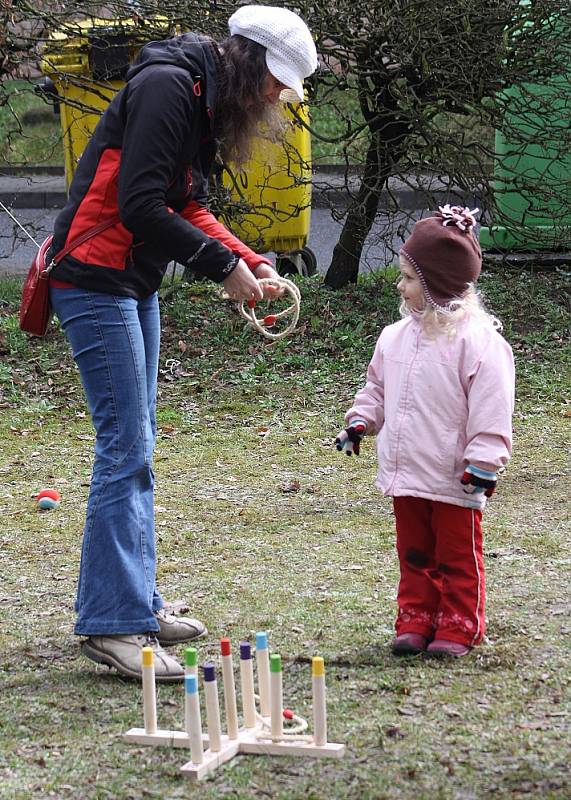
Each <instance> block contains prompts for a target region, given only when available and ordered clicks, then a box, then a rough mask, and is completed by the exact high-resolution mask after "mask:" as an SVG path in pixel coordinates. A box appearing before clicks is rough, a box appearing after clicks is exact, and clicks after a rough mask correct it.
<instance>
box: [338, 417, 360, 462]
mask: <svg viewBox="0 0 571 800" xmlns="http://www.w3.org/2000/svg"><path fill="white" fill-rule="evenodd" d="M366 430H367V423H366V422H365V420H363V419H354V420H353V422H351V423H350V424H349V426H348V427H347V428H345V430H343V431H340V432H339V433H338V434H337V436H336V438H335V447H336V448H337V449H338V450H339V452H342V451H343V450H344V451H345V454H346V455H348V456H352V455H353V453H355V455H356V456H358V455H359V451H360V449H361V439H362V438H363V436H364V435H365V432H366Z"/></svg>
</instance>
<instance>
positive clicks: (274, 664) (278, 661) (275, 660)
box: [270, 653, 282, 672]
mask: <svg viewBox="0 0 571 800" xmlns="http://www.w3.org/2000/svg"><path fill="white" fill-rule="evenodd" d="M281 671H282V657H281V656H278V654H277V653H272V655H271V656H270V672H281Z"/></svg>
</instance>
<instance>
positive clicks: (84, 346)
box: [50, 287, 163, 636]
mask: <svg viewBox="0 0 571 800" xmlns="http://www.w3.org/2000/svg"><path fill="white" fill-rule="evenodd" d="M50 300H51V304H52V307H53V309H54V311H55V313H56V315H57V316H58V317H59V320H60V322H61V325H62V327H63V330H64V331H65V335H66V336H67V339H68V341H69V343H70V345H71V349H72V352H73V357H74V359H75V362H76V363H77V366H78V368H79V372H80V375H81V381H82V383H83V388H84V390H85V394H86V398H87V404H88V407H89V411H90V414H91V417H92V421H93V425H94V427H95V433H96V441H95V459H94V463H93V473H92V477H91V486H90V489H89V500H88V503H87V515H86V520H85V529H84V532H83V547H82V552H81V567H80V571H79V582H78V588H77V599H76V604H75V610H76V612H77V614H78V618H77V622H76V626H75V633H76V634H80V635H84V636H89V635H105V634H107V635H109V634H114V633H143V632H146V631H157V630H158V629H159V625H158V622H157V620H156V618H155V616H154V614H153V612H154V611H157V610H158V609H160V608H162V606H163V600H162V598H161V597H160V595H159V594H158V592H157V589H156V584H155V573H156V554H155V525H154V509H153V490H154V474H153V469H152V463H153V450H154V445H155V431H156V397H157V375H158V364H159V344H160V316H159V303H158V297H157V294H156V293H155V294H153V295H152V296H151V297H149V298H148V299H146V300H134V299H132V298H130V297H117V296H115V295H111V294H103V293H99V292H91V291H86V290H84V289H77V288H73V289H56V288H53V287H52V288H51V289H50Z"/></svg>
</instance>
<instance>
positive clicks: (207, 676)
mask: <svg viewBox="0 0 571 800" xmlns="http://www.w3.org/2000/svg"><path fill="white" fill-rule="evenodd" d="M203 670H204V680H205V681H206V682H207V683H210V681H215V680H216V667H215V666H214V664H213V663H212V662H211V661H207V662H206V664H205V665H204V667H203Z"/></svg>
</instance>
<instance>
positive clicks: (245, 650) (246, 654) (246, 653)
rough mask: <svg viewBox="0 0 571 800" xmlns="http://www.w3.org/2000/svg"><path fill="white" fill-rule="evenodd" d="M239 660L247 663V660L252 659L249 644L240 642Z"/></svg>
mask: <svg viewBox="0 0 571 800" xmlns="http://www.w3.org/2000/svg"><path fill="white" fill-rule="evenodd" d="M240 658H241V659H242V661H247V660H248V659H249V658H252V648H251V647H250V642H240Z"/></svg>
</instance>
